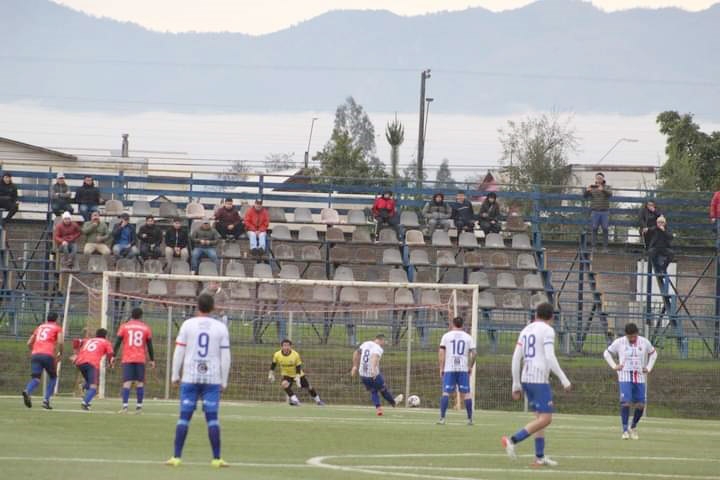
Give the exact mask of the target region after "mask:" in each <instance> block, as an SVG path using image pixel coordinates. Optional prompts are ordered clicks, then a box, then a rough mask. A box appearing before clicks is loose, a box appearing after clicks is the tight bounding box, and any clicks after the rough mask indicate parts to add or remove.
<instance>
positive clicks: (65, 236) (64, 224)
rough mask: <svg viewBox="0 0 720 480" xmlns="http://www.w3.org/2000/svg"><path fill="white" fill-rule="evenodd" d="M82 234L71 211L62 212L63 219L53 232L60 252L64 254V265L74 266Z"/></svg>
mask: <svg viewBox="0 0 720 480" xmlns="http://www.w3.org/2000/svg"><path fill="white" fill-rule="evenodd" d="M80 235H82V231H81V230H80V227H79V226H78V224H77V223H75V222H73V221H72V215H70V212H65V213H63V214H62V221H61V222H60V223H58V224H57V225H55V231H54V232H53V240H55V246H56V247H57V251H58V253H60V254H63V255H64V258H63V265H64V266H66V267H68V266H72V265H73V264H74V262H75V254H76V253H77V239H78V238H80Z"/></svg>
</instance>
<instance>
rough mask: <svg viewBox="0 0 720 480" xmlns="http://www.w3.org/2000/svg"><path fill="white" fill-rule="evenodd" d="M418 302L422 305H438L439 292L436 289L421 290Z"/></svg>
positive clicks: (439, 301)
mask: <svg viewBox="0 0 720 480" xmlns="http://www.w3.org/2000/svg"><path fill="white" fill-rule="evenodd" d="M420 303H421V304H423V305H440V303H441V300H440V292H438V291H437V290H423V291H422V293H421V294H420Z"/></svg>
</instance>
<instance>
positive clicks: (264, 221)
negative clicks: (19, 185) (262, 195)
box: [245, 199, 270, 255]
mask: <svg viewBox="0 0 720 480" xmlns="http://www.w3.org/2000/svg"><path fill="white" fill-rule="evenodd" d="M269 225H270V214H269V213H268V211H267V208H264V207H263V203H262V200H261V199H257V200H255V205H253V207H252V208H249V209H248V211H247V213H246V214H245V230H246V231H247V235H248V239H249V240H250V252H251V253H252V254H253V255H263V254H264V253H265V241H266V239H267V229H268V226H269Z"/></svg>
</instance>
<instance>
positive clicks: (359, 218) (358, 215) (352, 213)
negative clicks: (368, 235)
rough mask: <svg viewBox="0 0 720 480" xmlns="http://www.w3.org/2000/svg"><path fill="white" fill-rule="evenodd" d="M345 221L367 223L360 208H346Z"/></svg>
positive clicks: (355, 223)
mask: <svg viewBox="0 0 720 480" xmlns="http://www.w3.org/2000/svg"><path fill="white" fill-rule="evenodd" d="M347 223H348V225H367V223H368V221H367V217H366V216H365V212H363V211H362V210H348V212H347Z"/></svg>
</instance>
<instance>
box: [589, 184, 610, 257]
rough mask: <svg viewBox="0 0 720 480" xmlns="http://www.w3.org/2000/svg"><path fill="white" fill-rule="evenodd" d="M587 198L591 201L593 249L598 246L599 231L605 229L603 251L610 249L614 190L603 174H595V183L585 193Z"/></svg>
mask: <svg viewBox="0 0 720 480" xmlns="http://www.w3.org/2000/svg"><path fill="white" fill-rule="evenodd" d="M583 196H584V197H585V198H589V199H590V212H591V213H590V223H591V228H592V248H593V249H595V245H596V244H597V231H598V228H599V227H602V229H603V251H607V247H608V227H609V226H610V197H611V196H612V189H611V188H610V185H608V184H607V183H606V182H605V175H604V174H603V173H602V172H598V173H596V174H595V183H593V184H592V185H590V186H588V188H587V189H586V190H585V193H583Z"/></svg>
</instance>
